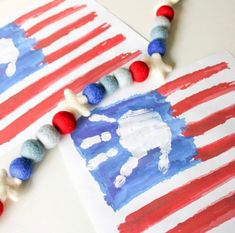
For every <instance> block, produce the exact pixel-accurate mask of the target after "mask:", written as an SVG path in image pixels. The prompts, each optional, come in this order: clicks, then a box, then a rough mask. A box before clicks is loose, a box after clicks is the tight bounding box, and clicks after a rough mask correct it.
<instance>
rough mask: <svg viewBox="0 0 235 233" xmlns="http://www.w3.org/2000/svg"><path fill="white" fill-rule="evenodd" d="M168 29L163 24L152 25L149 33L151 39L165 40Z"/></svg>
mask: <svg viewBox="0 0 235 233" xmlns="http://www.w3.org/2000/svg"><path fill="white" fill-rule="evenodd" d="M168 35H169V32H168V29H167V28H165V27H163V26H158V27H154V28H153V29H152V31H151V33H150V37H151V40H154V39H161V40H164V41H166V40H167V38H168Z"/></svg>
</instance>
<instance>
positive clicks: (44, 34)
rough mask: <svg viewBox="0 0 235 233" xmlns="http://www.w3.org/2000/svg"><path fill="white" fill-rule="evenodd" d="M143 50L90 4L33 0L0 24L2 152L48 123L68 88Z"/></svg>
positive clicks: (120, 25)
mask: <svg viewBox="0 0 235 233" xmlns="http://www.w3.org/2000/svg"><path fill="white" fill-rule="evenodd" d="M13 17H14V18H13ZM133 41H134V43H133ZM144 48H146V41H145V40H144V39H143V38H142V37H141V36H139V35H138V34H137V33H135V32H134V31H133V30H131V29H130V28H129V27H127V26H126V25H125V24H124V23H122V22H121V21H120V20H118V19H117V18H115V17H114V16H113V15H111V14H110V13H109V12H108V11H107V10H106V9H104V8H103V7H101V6H100V5H98V4H97V3H96V1H93V0H86V1H83V0H50V1H49V0H41V1H36V3H32V6H30V7H29V9H22V10H19V12H16V13H15V14H14V15H12V18H11V19H10V20H8V21H5V22H1V27H0V109H1V111H0V148H1V151H2V152H3V151H7V150H8V149H9V148H10V147H11V145H12V144H13V143H14V144H15V143H19V142H20V141H21V138H22V137H24V136H27V135H31V134H33V132H35V128H36V127H39V126H40V125H42V123H41V122H43V123H45V121H48V120H49V119H51V111H53V110H54V109H55V107H56V106H57V104H58V102H59V101H61V99H62V98H63V90H64V89H65V88H66V87H67V88H70V89H72V90H73V91H74V92H76V93H79V92H80V91H81V90H82V89H83V87H84V86H86V85H87V84H88V83H90V82H95V81H97V80H98V79H99V78H101V77H102V76H104V75H106V74H108V73H109V72H111V71H113V70H115V69H116V68H118V67H119V66H121V65H124V64H125V63H127V62H129V61H130V60H132V59H133V58H135V57H137V56H139V55H140V54H141V51H143V50H144Z"/></svg>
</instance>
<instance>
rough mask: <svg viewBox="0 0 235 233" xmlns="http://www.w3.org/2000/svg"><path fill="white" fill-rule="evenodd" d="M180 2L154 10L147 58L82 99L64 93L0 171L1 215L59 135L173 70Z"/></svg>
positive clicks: (166, 2)
mask: <svg viewBox="0 0 235 233" xmlns="http://www.w3.org/2000/svg"><path fill="white" fill-rule="evenodd" d="M178 1H179V0H162V1H161V2H160V3H159V4H158V6H157V10H156V15H157V19H156V22H155V27H154V28H153V29H152V31H151V42H150V43H149V46H148V54H149V56H148V57H144V58H143V59H142V61H135V62H133V63H132V64H131V65H130V67H129V69H127V68H119V69H117V70H116V71H115V72H114V73H113V74H112V75H107V76H105V77H103V78H101V79H100V81H99V82H98V83H91V84H89V85H87V86H86V87H85V88H84V90H83V91H82V94H81V95H79V96H78V95H76V94H75V93H74V92H72V91H71V90H70V89H66V90H65V91H64V97H65V100H64V101H62V102H61V103H60V104H59V106H60V108H62V109H63V110H62V111H59V112H57V113H56V114H55V115H54V117H53V119H52V123H51V124H46V125H43V126H42V127H40V128H39V130H38V131H37V132H36V135H35V139H29V140H26V141H25V142H24V143H23V144H22V147H21V151H20V155H21V156H20V157H18V158H16V159H14V160H13V161H12V162H11V164H10V167H9V173H10V176H9V175H8V173H7V171H6V170H5V169H2V170H0V215H1V214H2V213H3V210H4V202H5V201H6V200H7V199H10V200H13V201H17V200H18V193H19V188H20V185H21V184H22V183H23V182H26V181H28V180H29V179H30V178H31V176H32V173H33V167H34V165H35V164H36V163H39V162H41V161H42V160H43V158H44V157H45V155H46V152H47V150H50V149H53V148H54V147H56V146H57V144H58V143H59V142H60V140H61V137H62V135H66V134H69V133H71V132H72V131H73V130H74V129H75V128H76V124H77V120H76V119H77V118H79V116H84V117H88V116H90V114H91V112H90V107H89V105H90V106H94V105H96V104H99V103H100V102H101V101H102V100H103V98H104V97H105V95H110V94H112V93H114V92H115V91H116V90H117V89H118V88H125V87H127V86H130V85H131V84H132V83H133V82H143V81H145V80H146V79H147V78H148V77H149V76H150V75H151V76H154V77H157V78H161V77H162V78H165V76H166V74H167V73H169V72H171V70H172V68H171V67H170V66H169V65H167V64H165V63H164V62H163V60H162V57H163V56H164V54H165V52H166V40H167V37H168V30H169V28H170V25H171V21H172V20H173V17H174V10H173V8H172V6H173V4H175V3H177V2H178Z"/></svg>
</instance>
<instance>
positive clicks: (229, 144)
mask: <svg viewBox="0 0 235 233" xmlns="http://www.w3.org/2000/svg"><path fill="white" fill-rule="evenodd" d="M234 146H235V133H234V134H230V135H228V136H226V137H224V138H222V139H219V140H217V141H215V142H213V143H211V144H209V145H206V146H204V147H201V148H199V149H197V152H198V153H197V155H196V157H195V159H201V160H202V161H206V160H209V159H211V158H214V157H216V156H218V155H220V154H222V153H224V152H225V151H228V150H230V149H231V148H233V147H234Z"/></svg>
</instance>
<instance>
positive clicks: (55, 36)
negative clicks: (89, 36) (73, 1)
mask: <svg viewBox="0 0 235 233" xmlns="http://www.w3.org/2000/svg"><path fill="white" fill-rule="evenodd" d="M96 16H97V14H96V13H95V12H91V13H89V14H88V15H86V16H84V17H82V18H80V19H78V20H76V21H75V22H73V23H71V24H68V25H67V26H65V27H62V28H61V29H59V30H58V31H56V32H55V33H53V34H51V35H50V36H48V37H46V38H44V39H42V40H39V41H38V43H37V45H36V46H35V49H41V48H45V47H47V46H49V45H51V44H52V43H53V42H55V41H56V40H58V39H60V38H61V37H63V36H66V35H67V34H69V33H70V32H71V31H73V30H75V29H77V28H80V27H82V26H83V25H85V24H87V23H89V22H91V21H93V20H94V19H95V17H96Z"/></svg>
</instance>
